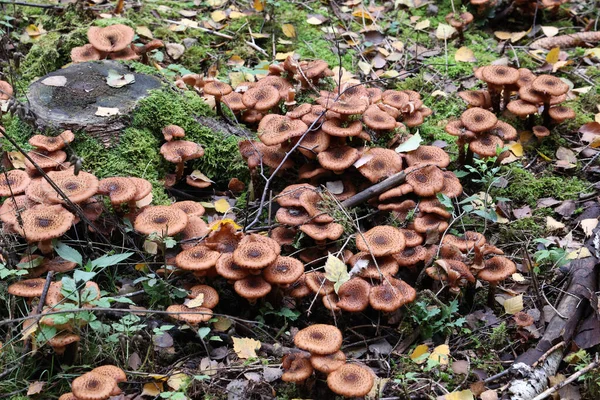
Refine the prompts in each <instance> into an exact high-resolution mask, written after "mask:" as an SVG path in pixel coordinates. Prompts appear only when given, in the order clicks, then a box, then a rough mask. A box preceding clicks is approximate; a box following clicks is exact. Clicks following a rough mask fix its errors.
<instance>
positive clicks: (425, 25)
mask: <svg viewBox="0 0 600 400" xmlns="http://www.w3.org/2000/svg"><path fill="white" fill-rule="evenodd" d="M430 26H431V22H430V21H429V20H428V19H424V20H422V21H420V22H417V23H416V24H415V29H416V30H418V31H422V30H425V29H427V28H429V27H430Z"/></svg>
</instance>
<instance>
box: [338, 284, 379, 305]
mask: <svg viewBox="0 0 600 400" xmlns="http://www.w3.org/2000/svg"><path fill="white" fill-rule="evenodd" d="M370 290H371V285H370V284H369V283H368V282H367V281H365V280H364V279H362V278H352V279H350V280H349V281H347V282H344V283H343V284H342V285H341V286H340V288H339V290H338V297H339V301H338V302H337V306H338V307H339V308H341V309H342V310H344V311H348V312H361V311H364V310H365V309H366V308H367V307H368V306H369V292H370Z"/></svg>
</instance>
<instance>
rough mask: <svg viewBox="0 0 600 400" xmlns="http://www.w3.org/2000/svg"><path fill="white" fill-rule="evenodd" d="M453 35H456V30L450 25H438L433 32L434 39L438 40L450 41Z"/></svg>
mask: <svg viewBox="0 0 600 400" xmlns="http://www.w3.org/2000/svg"><path fill="white" fill-rule="evenodd" d="M415 29H416V27H415ZM455 33H456V29H454V28H453V27H451V26H450V25H446V24H439V25H438V27H437V29H436V31H435V37H436V38H438V39H440V40H446V39H450V38H451V37H452V35H454V34H455Z"/></svg>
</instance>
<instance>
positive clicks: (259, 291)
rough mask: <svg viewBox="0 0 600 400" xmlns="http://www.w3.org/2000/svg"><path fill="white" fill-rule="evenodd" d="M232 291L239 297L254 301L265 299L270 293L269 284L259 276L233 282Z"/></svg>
mask: <svg viewBox="0 0 600 400" xmlns="http://www.w3.org/2000/svg"><path fill="white" fill-rule="evenodd" d="M233 289H234V290H235V292H236V293H237V294H238V295H240V296H241V297H243V298H245V299H248V300H256V299H259V298H261V297H265V296H266V295H267V294H269V292H270V291H271V284H270V283H269V282H267V281H265V280H264V279H263V277H262V276H260V275H250V276H247V277H246V278H243V279H240V280H237V281H235V283H234V284H233Z"/></svg>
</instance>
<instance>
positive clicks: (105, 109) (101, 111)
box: [96, 107, 121, 117]
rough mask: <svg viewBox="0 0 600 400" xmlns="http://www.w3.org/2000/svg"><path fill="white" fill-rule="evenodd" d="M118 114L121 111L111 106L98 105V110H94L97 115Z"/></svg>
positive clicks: (108, 115)
mask: <svg viewBox="0 0 600 400" xmlns="http://www.w3.org/2000/svg"><path fill="white" fill-rule="evenodd" d="M119 114H121V113H120V112H119V109H118V108H111V107H98V110H97V111H96V115H97V116H99V117H110V116H113V115H119Z"/></svg>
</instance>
